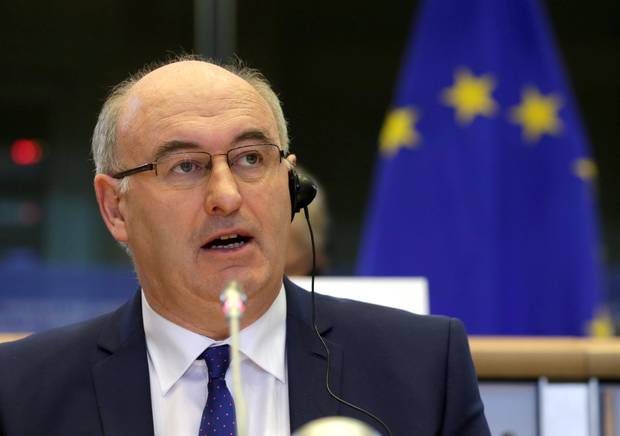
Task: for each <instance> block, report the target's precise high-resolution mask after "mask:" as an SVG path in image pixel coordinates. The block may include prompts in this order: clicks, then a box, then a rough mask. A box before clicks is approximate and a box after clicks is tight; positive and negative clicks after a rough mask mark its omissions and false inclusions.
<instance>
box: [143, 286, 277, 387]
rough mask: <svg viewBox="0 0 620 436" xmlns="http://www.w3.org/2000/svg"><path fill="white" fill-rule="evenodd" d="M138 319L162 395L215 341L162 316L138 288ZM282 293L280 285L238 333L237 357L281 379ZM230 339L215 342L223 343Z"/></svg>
mask: <svg viewBox="0 0 620 436" xmlns="http://www.w3.org/2000/svg"><path fill="white" fill-rule="evenodd" d="M142 319H143V323H144V333H145V335H146V346H147V350H148V353H149V356H150V358H151V361H152V363H153V366H154V368H155V372H156V374H157V378H158V380H159V385H160V386H161V390H162V392H161V393H162V395H165V394H166V393H167V392H168V390H170V388H171V387H172V386H174V384H175V383H176V382H177V381H178V380H179V379H180V378H181V377H182V376H183V374H185V372H186V371H187V369H188V368H189V367H190V365H191V364H192V363H193V362H194V361H195V360H196V358H197V357H198V356H199V355H200V353H202V352H203V351H204V350H205V349H207V348H208V347H209V346H211V345H213V344H214V343H216V341H215V340H213V339H211V338H209V337H207V336H203V335H200V334H198V333H195V332H192V331H190V330H187V329H186V328H183V327H181V326H180V325H177V324H175V323H173V322H171V321H169V320H168V319H166V318H164V317H163V316H161V315H160V314H158V313H157V312H155V310H153V308H152V307H151V306H150V305H149V303H148V301H147V300H146V297H145V296H144V291H142ZM285 339H286V293H285V292H284V285H282V287H281V288H280V292H279V293H278V296H277V297H276V299H275V300H274V302H273V303H272V304H271V306H270V307H269V309H268V310H267V311H266V312H265V313H264V314H263V315H262V316H261V317H260V318H259V319H257V320H256V321H254V322H253V323H252V324H251V325H249V326H247V327H246V328H244V329H243V330H241V332H240V334H239V351H240V352H241V359H242V360H245V359H250V360H251V361H252V362H253V363H254V364H256V365H258V366H259V367H260V368H262V369H263V370H264V371H266V372H268V373H270V374H271V375H273V376H274V377H276V378H277V379H278V380H279V381H281V382H285V381H286V375H285ZM229 341H230V339H229V338H228V339H226V340H224V341H217V343H222V344H227V343H229Z"/></svg>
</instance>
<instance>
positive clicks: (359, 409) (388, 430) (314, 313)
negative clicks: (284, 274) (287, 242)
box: [304, 206, 393, 436]
mask: <svg viewBox="0 0 620 436" xmlns="http://www.w3.org/2000/svg"><path fill="white" fill-rule="evenodd" d="M304 215H305V216H306V222H307V223H308V230H310V242H311V245H312V279H311V285H310V295H311V298H312V326H313V327H314V332H315V333H316V335H317V337H318V338H319V340H320V341H321V344H323V348H325V354H326V355H327V369H326V370H325V387H326V388H327V393H329V395H330V396H331V397H332V398H333V399H334V400H336V401H338V402H340V403H341V404H344V405H345V406H348V407H350V408H352V409H354V410H357V411H358V412H361V413H363V414H364V415H366V416H368V417H370V418H372V419H374V420H375V421H376V422H377V423H379V425H381V426H382V427H383V428H384V429H385V431H386V432H387V434H388V435H389V436H393V435H392V431H391V430H390V428H389V427H388V426H387V425H386V424H385V423H384V422H383V421H381V419H379V417H377V416H375V415H373V414H372V413H370V412H369V411H368V410H365V409H362V408H361V407H359V406H356V405H355V404H351V403H349V402H348V401H346V400H344V399H342V398H340V397H339V396H338V395H336V394H334V392H333V391H332V389H331V387H330V386H329V368H330V366H331V354H330V352H329V348H328V347H327V344H326V343H325V339H323V336H321V333H319V328H318V327H317V325H316V303H315V297H314V276H315V274H316V248H315V246H314V232H313V231H312V225H311V224H310V214H309V213H308V207H307V206H306V207H304Z"/></svg>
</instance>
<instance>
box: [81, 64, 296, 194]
mask: <svg viewBox="0 0 620 436" xmlns="http://www.w3.org/2000/svg"><path fill="white" fill-rule="evenodd" d="M190 60H193V61H201V62H208V63H212V64H214V65H218V66H220V67H222V68H224V69H225V70H227V71H229V72H231V73H233V74H235V75H236V76H238V77H239V78H241V79H243V80H245V81H246V82H247V83H249V84H250V85H251V86H252V87H253V88H254V89H255V90H256V92H257V93H258V94H259V95H260V96H261V97H263V98H264V99H265V101H266V102H267V105H268V106H269V108H270V109H271V112H272V113H273V116H274V118H275V121H276V126H277V128H278V136H279V138H278V139H279V141H280V148H281V149H282V150H284V151H285V152H288V147H289V137H288V128H287V125H286V119H285V118H284V112H283V111H282V104H281V102H280V99H279V98H278V96H277V94H276V93H275V92H274V90H273V89H272V88H271V85H270V84H269V81H268V80H267V79H266V78H265V76H263V75H262V74H261V73H260V72H259V71H258V70H256V69H253V68H249V67H247V66H245V65H244V64H243V62H241V61H240V60H239V59H235V61H234V62H233V63H231V64H219V63H217V62H214V61H212V60H210V59H206V58H203V57H201V56H197V55H181V56H176V57H174V58H172V59H169V60H167V61H165V62H161V63H154V64H150V65H148V66H147V67H145V68H143V69H142V70H140V71H139V72H138V73H136V74H134V75H132V76H131V77H129V78H128V79H126V80H124V81H123V82H121V83H120V84H118V85H117V86H115V87H114V88H113V89H112V91H111V92H110V94H109V96H108V98H107V99H106V101H105V102H104V104H103V107H102V108H101V112H100V113H99V117H98V118H97V124H96V125H95V130H94V132H93V137H92V154H93V160H94V162H95V170H96V172H97V174H112V173H114V172H116V171H119V170H120V168H121V165H120V162H119V160H118V150H117V137H116V131H117V126H118V121H119V117H120V115H121V111H122V109H123V107H124V104H125V100H126V98H127V95H128V94H129V91H130V89H131V88H132V87H133V85H134V84H135V83H136V82H138V81H139V80H140V79H141V78H143V77H144V76H146V75H147V74H149V73H150V72H152V71H154V70H156V69H158V68H160V67H163V66H165V65H169V64H172V63H175V62H182V61H190ZM126 188H127V179H123V180H122V181H121V190H125V189H126Z"/></svg>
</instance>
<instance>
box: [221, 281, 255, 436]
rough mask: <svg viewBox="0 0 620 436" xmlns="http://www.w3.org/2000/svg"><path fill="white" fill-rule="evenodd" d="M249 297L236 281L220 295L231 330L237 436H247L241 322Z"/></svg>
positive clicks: (227, 286)
mask: <svg viewBox="0 0 620 436" xmlns="http://www.w3.org/2000/svg"><path fill="white" fill-rule="evenodd" d="M247 301H248V297H247V296H246V295H245V293H244V292H243V291H242V290H241V287H240V286H239V284H238V283H237V282H236V281H232V282H230V283H228V284H227V285H226V287H225V288H224V290H223V291H222V293H221V294H220V303H221V304H222V312H224V316H226V319H228V327H229V329H230V351H231V362H230V363H231V367H232V377H231V378H232V385H233V398H234V399H235V417H236V418H237V436H246V435H247V429H246V423H247V420H246V412H245V399H244V398H243V392H242V391H241V359H240V355H239V320H240V319H241V317H242V316H243V313H244V312H245V307H246V303H247Z"/></svg>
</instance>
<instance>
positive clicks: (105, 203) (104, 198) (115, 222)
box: [94, 174, 128, 242]
mask: <svg viewBox="0 0 620 436" xmlns="http://www.w3.org/2000/svg"><path fill="white" fill-rule="evenodd" d="M94 186H95V195H96V196H97V204H98V205H99V212H100V213H101V217H102V218H103V222H104V223H105V225H106V227H107V228H108V230H109V231H110V233H111V234H112V237H113V238H114V239H116V240H117V241H118V242H127V240H128V238H127V226H126V222H125V217H124V215H123V211H122V210H121V201H122V194H121V192H120V186H119V181H118V180H117V179H115V178H113V177H111V176H108V175H107V174H97V175H96V176H95V180H94Z"/></svg>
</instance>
